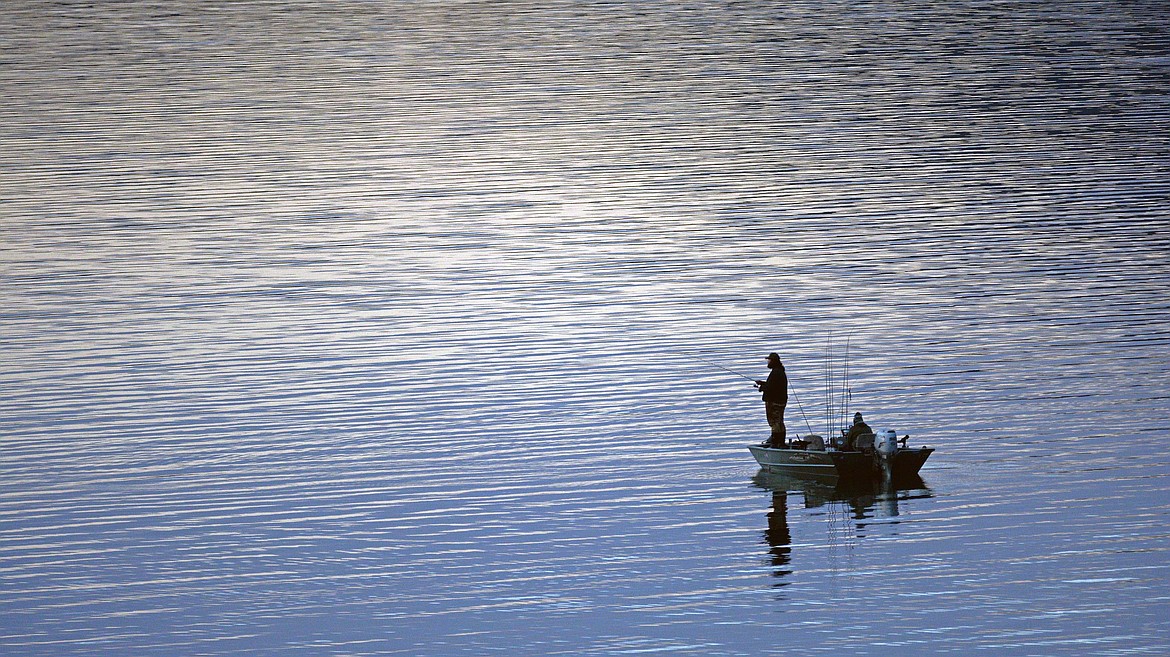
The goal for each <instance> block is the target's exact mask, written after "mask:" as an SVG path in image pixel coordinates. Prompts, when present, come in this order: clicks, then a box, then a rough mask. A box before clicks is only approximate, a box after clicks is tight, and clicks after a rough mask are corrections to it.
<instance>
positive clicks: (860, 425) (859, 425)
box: [845, 413, 873, 452]
mask: <svg viewBox="0 0 1170 657" xmlns="http://www.w3.org/2000/svg"><path fill="white" fill-rule="evenodd" d="M867 433H870V434H872V433H873V429H870V428H869V425H868V424H866V423H865V420H863V419H862V418H861V413H854V414H853V426H851V427H849V432H848V433H846V434H845V451H847V452H853V451H856V450H857V437H858V436H864V435H865V434H867Z"/></svg>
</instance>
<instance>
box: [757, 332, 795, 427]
mask: <svg viewBox="0 0 1170 657" xmlns="http://www.w3.org/2000/svg"><path fill="white" fill-rule="evenodd" d="M768 369H770V370H772V372H771V373H770V374H768V380H767V381H756V387H757V388H759V389H760V392H761V393H763V398H764V413H765V414H766V416H767V418H768V426H770V427H772V435H771V442H770V443H769V444H770V446H771V447H776V448H783V447H785V446H786V443H785V438H786V437H787V433H788V432H787V431H786V430H785V429H784V407H785V406H787V405H788V374H786V373H785V372H784V363H781V362H780V356H779V355H778V354H776V352H772V353H770V354H768Z"/></svg>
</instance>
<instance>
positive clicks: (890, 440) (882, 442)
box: [877, 429, 898, 459]
mask: <svg viewBox="0 0 1170 657" xmlns="http://www.w3.org/2000/svg"><path fill="white" fill-rule="evenodd" d="M877 451H878V454H881V455H882V458H883V459H889V458H890V457H892V456H893V455H894V452H897V451H898V432H897V431H894V430H893V429H886V430H885V431H882V432H880V433H878V436H877Z"/></svg>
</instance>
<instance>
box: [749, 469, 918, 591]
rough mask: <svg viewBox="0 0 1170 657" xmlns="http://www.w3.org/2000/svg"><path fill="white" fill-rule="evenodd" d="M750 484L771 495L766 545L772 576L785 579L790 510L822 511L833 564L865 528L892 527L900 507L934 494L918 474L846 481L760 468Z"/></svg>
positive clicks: (789, 556)
mask: <svg viewBox="0 0 1170 657" xmlns="http://www.w3.org/2000/svg"><path fill="white" fill-rule="evenodd" d="M752 483H753V484H755V485H756V486H759V487H760V488H763V489H765V490H768V491H771V493H772V508H771V509H770V510H769V511H768V527H767V529H765V530H764V534H763V537H764V542H765V543H766V544H767V545H768V553H769V555H770V560H771V565H772V567H773V572H772V574H773V575H774V576H775V577H778V578H785V577H786V576H787V575H791V574H792V573H793V571H794V569H793V566H792V556H793V554H792V542H793V541H792V529H791V527H790V525H789V520H790V515H791V512H792V511H796V510H799V509H823V510H824V512H823V513H820V514H816V515H818V516H821V517H824V518H825V522H826V526H825V534H826V536H827V548H828V549H829V553H830V561H831V562H835V561H836V560H837V559H838V558H839V557H840V555H836V554H834V551H835V550H836V549H838V548H846V549H852V548H853V547H854V544H855V543H856V541H857V540H858V539H861V538H864V536H865V529H866V526H867V525H868V524H870V523H871V522H872V521H874V520H877V519H880V522H882V523H883V524H888V523H889V522H890V520H889V519H890V518H895V517H897V516H898V515H899V504H900V503H902V502H905V501H907V500H912V499H923V498H929V497H931V496H932V495H933V493H932V492H931V490H930V489H929V488H928V487H927V486H926V483H925V482H924V481H923V480H922V478H921V477H919V476H918V475H916V474H915V475H909V476H905V477H898V478H895V479H889V478H884V479H863V480H843V479H838V478H836V477H813V478H810V477H796V476H792V475H787V474H782V473H776V472H769V471H768V470H765V469H761V470H760V471H759V472H758V473H757V474H756V476H755V477H753V478H752ZM802 542H805V543H806V544H807V543H808V542H807V541H802ZM813 542H814V543H815V541H813ZM829 565H830V568H833V567H834V563H830V564H829ZM789 583H790V581H788V580H787V579H784V580H783V581H778V582H776V583H775V584H774V586H776V587H783V586H787V585H788V584H789Z"/></svg>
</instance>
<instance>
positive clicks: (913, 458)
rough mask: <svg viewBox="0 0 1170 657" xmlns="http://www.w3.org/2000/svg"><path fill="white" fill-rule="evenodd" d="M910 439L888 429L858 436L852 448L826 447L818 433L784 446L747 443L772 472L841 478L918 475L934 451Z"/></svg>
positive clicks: (766, 468)
mask: <svg viewBox="0 0 1170 657" xmlns="http://www.w3.org/2000/svg"><path fill="white" fill-rule="evenodd" d="M909 439H910V436H906V437H904V438H901V439H899V438H898V434H897V432H895V431H893V430H886V431H881V432H879V433H878V434H877V435H874V434H864V435H862V436H859V437H858V439H857V441H856V443H857V444H856V445H855V447H854V449H852V450H845V449H841V448H840V446H839V445H837V444H834V445H830V446H828V447H826V445H825V441H824V439H823V438H822V437H821V436H817V435H808V436H805V437H804V438H800V437H797V439H796V440H792V441H789V442H788V444H787V446H786V447H783V448H777V447H768V446H766V445H748V449H749V450H751V452H752V456H754V457H756V461H757V462H758V463H759V464H760V466H761V467H762V468H764V469H765V470H767V471H769V472H779V473H785V474H793V475H802V476H813V477H822V478H828V477H835V478H839V479H865V478H874V477H882V476H887V477H891V478H903V477H912V476H916V475H917V474H918V471H919V470H920V469H921V468H922V464H924V463H926V459H928V458H930V455H931V454H932V453H933V452H934V449H933V448H931V447H926V446H923V447H908V446H907V442H908V441H909Z"/></svg>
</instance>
